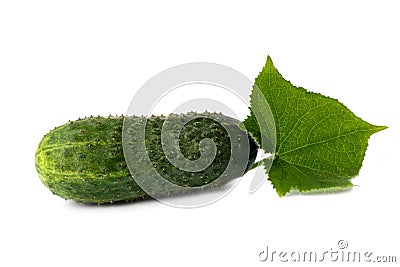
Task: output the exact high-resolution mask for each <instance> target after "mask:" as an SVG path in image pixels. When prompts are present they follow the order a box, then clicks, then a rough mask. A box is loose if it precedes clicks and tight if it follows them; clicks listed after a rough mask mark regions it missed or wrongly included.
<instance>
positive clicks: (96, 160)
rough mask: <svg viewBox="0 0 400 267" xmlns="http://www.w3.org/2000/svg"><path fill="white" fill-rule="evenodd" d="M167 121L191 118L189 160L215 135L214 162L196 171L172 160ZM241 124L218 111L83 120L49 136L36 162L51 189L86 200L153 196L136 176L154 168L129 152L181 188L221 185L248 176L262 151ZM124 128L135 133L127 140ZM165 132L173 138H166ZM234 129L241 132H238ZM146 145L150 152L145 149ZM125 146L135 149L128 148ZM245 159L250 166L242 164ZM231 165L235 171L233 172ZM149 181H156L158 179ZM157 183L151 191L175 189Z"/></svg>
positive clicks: (186, 136) (185, 143)
mask: <svg viewBox="0 0 400 267" xmlns="http://www.w3.org/2000/svg"><path fill="white" fill-rule="evenodd" d="M199 115H202V116H200V117H199ZM166 120H167V121H168V123H170V124H171V125H172V127H173V125H174V124H179V123H182V121H187V123H185V125H184V127H182V129H177V130H179V135H178V138H179V140H178V144H179V149H180V152H181V153H182V155H183V156H184V157H185V158H186V159H187V160H188V162H189V164H190V163H192V162H194V161H196V160H198V159H199V158H200V157H201V156H202V155H203V152H204V151H202V150H201V149H203V150H204V149H205V150H207V146H205V147H204V146H203V148H201V142H202V140H204V139H211V140H212V141H213V144H214V145H215V157H214V158H213V160H212V162H210V164H209V165H208V166H206V167H205V168H203V169H201V170H196V171H190V170H189V171H188V170H187V168H185V166H184V168H180V167H176V166H175V165H173V164H171V162H170V159H171V157H172V156H171V155H169V157H167V156H166V155H165V149H164V148H165V147H163V141H164V142H165V140H169V139H168V136H169V135H170V134H171V135H172V132H171V133H169V132H168V131H166V132H165V131H163V132H162V129H163V124H164V122H165V121H166ZM238 124H239V121H238V120H236V119H233V118H230V117H227V116H224V115H222V114H215V113H214V114H209V113H187V114H182V115H170V116H168V117H164V116H151V117H149V118H145V117H136V116H132V117H123V116H121V117H100V116H99V117H89V118H84V119H79V120H76V121H70V122H68V123H66V124H64V125H62V126H59V127H57V128H55V129H54V130H52V131H50V132H49V133H48V134H46V135H45V136H44V137H43V139H42V140H41V142H40V144H39V146H38V148H37V151H36V155H35V165H36V169H37V172H38V175H39V177H40V179H41V180H42V182H43V183H44V184H45V185H46V186H47V187H48V188H49V189H50V191H52V192H53V193H54V194H56V195H59V196H61V197H63V198H65V199H73V200H75V201H77V202H83V203H112V202H116V201H122V200H127V201H129V200H135V199H141V198H144V197H145V196H147V195H148V193H149V192H148V191H146V190H143V188H142V187H141V186H139V185H138V183H137V182H136V180H135V179H134V177H135V175H136V172H137V174H139V173H140V174H141V175H142V176H143V174H146V171H148V170H147V169H148V168H149V167H148V166H146V165H143V164H142V163H141V162H140V160H137V161H136V160H132V161H131V162H130V161H129V159H132V158H131V157H126V155H127V154H129V153H130V154H131V155H132V154H134V155H135V157H134V158H137V159H141V157H147V158H148V159H149V160H150V161H151V163H152V167H153V168H154V169H155V170H156V171H157V172H158V173H159V174H160V175H161V176H162V177H163V178H164V179H166V180H167V181H168V182H170V183H172V184H175V185H177V186H179V187H191V188H198V187H204V186H207V185H209V184H213V186H219V185H223V184H226V183H228V182H229V181H232V180H233V179H235V178H238V177H240V176H242V175H243V174H244V173H245V172H246V171H247V170H249V169H250V168H251V166H252V165H253V163H254V160H255V157H256V155H257V149H258V147H257V144H256V143H255V141H254V140H253V139H252V138H251V137H250V136H249V135H248V134H247V133H246V132H245V131H242V130H241V129H239V127H238ZM141 126H143V129H144V130H145V140H140V138H136V132H135V131H137V129H138V128H140V127H141ZM123 132H127V133H130V134H128V136H129V137H128V138H129V140H128V141H127V142H125V143H124V142H123ZM161 132H162V134H164V135H166V136H167V137H166V138H165V137H164V138H162V137H161V135H162V134H161ZM231 132H234V133H235V134H234V137H232V136H231ZM243 140H245V141H246V142H247V144H248V146H247V149H245V146H243V149H242V148H241V146H242V144H243ZM199 144H200V146H199ZM123 145H126V146H125V147H124V146H123ZM143 145H144V146H145V148H146V151H145V152H143V151H141V150H140V149H139V147H141V146H143ZM232 147H234V148H235V149H232ZM124 148H125V150H127V149H128V150H129V151H124ZM124 152H125V155H124ZM140 153H142V154H143V155H142V154H140ZM126 159H128V161H127V160H126ZM243 162H244V163H245V165H244V166H245V168H240V167H238V168H236V166H240V165H243ZM228 165H229V166H230V171H228V172H227V171H226V169H227V167H228ZM149 177H151V176H150V175H149ZM145 182H146V183H148V184H152V183H154V182H153V181H152V178H149V179H148V181H145ZM151 188H154V192H151V193H152V194H151V195H154V194H160V195H162V194H165V193H175V192H165V189H163V188H162V187H157V186H155V187H154V186H153V187H151Z"/></svg>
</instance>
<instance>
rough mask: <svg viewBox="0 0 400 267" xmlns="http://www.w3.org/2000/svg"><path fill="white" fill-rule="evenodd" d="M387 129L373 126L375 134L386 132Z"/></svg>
mask: <svg viewBox="0 0 400 267" xmlns="http://www.w3.org/2000/svg"><path fill="white" fill-rule="evenodd" d="M387 128H389V127H387V126H374V132H375V133H377V132H380V131H383V130H386V129H387Z"/></svg>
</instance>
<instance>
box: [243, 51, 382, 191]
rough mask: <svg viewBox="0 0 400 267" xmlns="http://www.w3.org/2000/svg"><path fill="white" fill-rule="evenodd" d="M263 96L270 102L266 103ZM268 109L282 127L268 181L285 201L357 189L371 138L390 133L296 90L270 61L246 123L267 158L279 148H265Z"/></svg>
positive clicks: (336, 104) (330, 102)
mask: <svg viewBox="0 0 400 267" xmlns="http://www.w3.org/2000/svg"><path fill="white" fill-rule="evenodd" d="M258 89H259V90H258ZM260 92H261V93H262V95H263V97H264V98H265V100H266V101H265V100H264V101H260V99H261V98H260ZM265 103H268V104H269V107H270V110H271V111H272V115H273V118H274V121H275V127H276V151H275V153H274V155H275V158H274V161H273V163H272V166H271V168H270V170H269V174H268V176H269V180H270V181H271V182H272V184H273V186H274V188H275V189H276V191H277V193H278V195H279V196H284V195H285V194H286V193H288V192H289V191H290V190H292V189H294V190H298V191H300V192H304V191H314V190H338V189H344V188H348V187H351V186H352V185H353V184H352V183H351V181H350V179H351V178H353V177H354V176H356V175H357V174H358V172H359V170H360V168H361V165H362V161H363V159H364V155H365V151H366V149H367V145H368V139H369V137H370V136H371V135H372V134H374V133H376V132H378V131H381V130H384V129H386V127H385V126H374V125H371V124H369V123H367V122H365V121H363V120H362V119H360V118H359V117H357V116H355V115H354V113H353V112H351V111H350V110H349V109H348V108H346V107H345V106H344V105H343V104H341V103H340V102H339V101H337V100H336V99H332V98H329V97H326V96H323V95H321V94H317V93H313V92H309V91H307V90H306V89H304V88H301V87H296V86H293V85H292V84H291V83H290V82H289V81H286V80H285V79H284V78H283V77H282V76H281V74H280V73H279V72H278V70H277V69H276V68H275V67H274V65H273V63H272V60H271V58H270V57H268V59H267V62H266V65H265V67H264V68H263V70H262V71H261V73H260V74H259V76H258V77H257V79H256V82H255V86H254V88H253V91H252V94H251V107H250V109H251V113H250V116H249V117H248V118H247V119H246V120H245V121H244V122H243V123H244V125H245V127H246V129H247V130H248V131H249V132H250V133H251V134H252V135H253V136H254V138H255V139H256V141H257V142H258V143H259V144H260V145H261V147H262V148H263V149H264V150H265V152H267V153H271V147H270V144H271V143H274V142H265V141H264V140H263V142H261V136H262V135H263V134H264V133H265V132H266V129H263V127H265V125H267V124H265V123H263V122H262V121H264V120H268V118H269V116H270V114H269V113H268V112H267V113H265V114H264V113H263V112H262V110H263V106H264V105H265ZM264 110H266V108H265V107H264ZM255 111H257V112H255ZM255 113H257V116H255ZM259 114H260V115H259ZM263 117H267V119H265V118H263ZM260 120H261V123H260ZM262 125H264V126H262ZM269 125H270V124H269ZM268 131H269V130H268ZM264 139H265V138H264ZM266 139H268V135H267V138H266ZM262 143H264V144H262Z"/></svg>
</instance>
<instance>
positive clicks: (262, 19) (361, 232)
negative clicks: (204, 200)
mask: <svg viewBox="0 0 400 267" xmlns="http://www.w3.org/2000/svg"><path fill="white" fill-rule="evenodd" d="M397 2H398V1H338V0H336V1H276V2H274V3H273V2H271V1H265V0H263V1H232V0H230V1H221V0H201V1H200V0H196V1H195V0H185V1H175V0H168V1H151V0H148V1H138V2H137V3H134V1H98V0H96V1H84V0H79V1H1V3H0V88H1V105H0V108H1V125H2V126H1V138H0V142H1V153H0V157H1V161H0V162H1V168H2V172H1V179H0V183H1V186H0V197H1V201H0V207H1V210H0V214H1V215H0V216H1V219H0V224H1V228H0V244H1V249H0V265H1V266H253V265H254V266H257V265H258V266H262V265H264V266H266V265H270V263H267V262H260V261H259V260H258V254H259V253H260V252H261V251H262V250H263V249H265V247H266V246H267V245H268V246H269V247H270V249H273V250H274V249H275V250H285V249H286V250H289V251H291V250H303V251H304V250H315V251H324V250H330V249H331V248H333V249H336V248H337V245H336V244H337V242H338V240H340V239H343V240H346V241H348V243H349V249H352V250H355V251H357V250H361V251H366V250H369V251H373V252H375V253H376V255H378V254H379V255H396V253H397V260H398V261H400V254H399V252H398V240H399V238H400V235H399V230H398V229H399V224H400V221H399V217H398V216H397V215H398V203H399V200H400V199H399V198H400V197H399V193H398V190H399V184H400V182H399V181H400V180H399V174H398V165H399V161H398V153H397V151H398V150H399V136H400V123H399V104H398V97H397V95H398V94H397V93H398V91H399V69H400V65H399V62H400V52H399V47H400V39H399V33H398V29H399V25H400V16H399V10H400V9H399V5H398V4H397ZM267 54H269V55H271V57H272V59H273V61H274V63H275V65H276V67H277V68H278V69H279V70H280V72H281V73H282V75H283V76H284V77H285V78H287V79H289V80H290V81H292V82H293V83H294V84H295V85H299V86H303V87H305V88H308V89H310V90H313V91H317V92H320V93H322V94H324V95H328V96H331V97H334V98H337V99H339V100H340V101H341V102H342V103H344V104H345V105H346V106H348V107H349V108H350V109H351V110H353V111H354V113H355V114H356V115H358V116H360V117H362V118H363V119H365V120H366V121H368V122H370V123H373V124H377V125H386V126H389V129H387V130H385V131H383V132H380V133H378V134H376V135H374V136H372V138H371V139H370V145H369V147H368V151H367V154H366V157H365V160H364V165H363V167H362V169H361V172H360V175H359V176H358V177H357V178H355V179H354V180H353V181H354V183H356V184H358V185H359V186H358V187H355V188H354V189H353V190H351V191H350V192H346V193H341V194H327V195H324V194H322V195H321V194H317V195H296V194H293V195H289V196H287V197H284V198H279V197H278V196H277V194H276V193H275V192H274V190H273V189H272V186H271V185H270V183H269V182H266V183H264V184H263V186H262V187H261V188H260V189H259V190H258V191H257V192H256V193H255V194H249V193H248V190H249V185H250V179H246V177H249V175H250V176H251V174H248V175H246V176H244V177H243V178H242V181H241V182H240V183H239V185H238V186H237V187H236V188H235V189H234V190H233V192H232V193H230V194H229V195H228V196H227V197H225V198H224V199H222V200H221V201H219V202H217V203H215V204H213V205H209V206H206V207H203V208H198V209H178V208H173V207H169V206H165V205H163V204H160V203H158V202H156V201H146V202H142V203H134V204H128V205H113V206H104V207H103V206H100V207H98V206H87V205H80V204H76V203H74V202H72V201H65V200H63V199H61V198H59V197H57V196H53V195H52V194H51V193H50V192H49V191H48V189H46V187H45V186H43V185H42V184H41V182H40V180H39V178H38V177H37V174H36V171H35V167H34V153H35V149H36V147H37V144H38V143H39V141H40V140H41V138H42V137H43V135H44V134H45V133H46V132H47V131H49V130H50V129H52V128H53V127H55V126H58V125H60V124H63V123H65V122H67V121H68V120H69V119H71V120H72V119H77V118H78V117H79V116H85V115H91V114H93V115H98V114H100V115H108V114H109V113H111V114H122V113H125V112H126V110H127V108H128V105H129V103H130V101H131V98H132V97H133V95H134V93H135V90H137V89H138V88H139V87H140V86H141V85H142V84H143V83H144V82H146V81H147V80H148V79H149V78H151V77H152V76H153V75H155V74H156V73H158V72H160V71H162V70H164V69H166V68H169V67H172V66H174V65H177V64H182V63H188V62H194V61H206V62H215V63H220V64H224V65H227V66H230V67H232V68H234V69H236V70H238V71H240V72H242V73H243V74H245V75H246V76H248V77H249V78H251V79H254V78H255V77H256V76H257V75H258V72H259V71H260V70H261V68H262V66H263V64H264V63H265V60H266V57H267ZM233 108H234V107H233ZM288 264H289V263H286V264H285V263H281V264H280V265H282V266H284V265H288ZM296 264H297V266H300V265H301V264H299V263H296ZM333 265H334V266H337V265H339V263H335V264H333ZM369 265H370V266H372V265H373V264H372V263H371V264H369ZM381 265H382V264H381ZM393 265H394V264H386V266H393Z"/></svg>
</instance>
